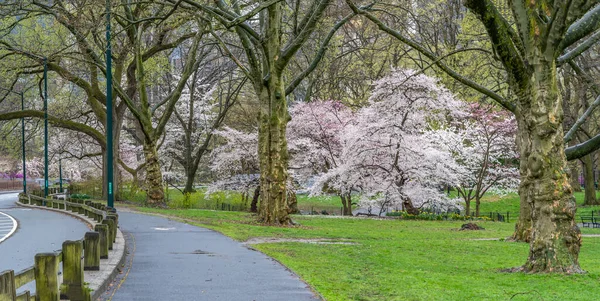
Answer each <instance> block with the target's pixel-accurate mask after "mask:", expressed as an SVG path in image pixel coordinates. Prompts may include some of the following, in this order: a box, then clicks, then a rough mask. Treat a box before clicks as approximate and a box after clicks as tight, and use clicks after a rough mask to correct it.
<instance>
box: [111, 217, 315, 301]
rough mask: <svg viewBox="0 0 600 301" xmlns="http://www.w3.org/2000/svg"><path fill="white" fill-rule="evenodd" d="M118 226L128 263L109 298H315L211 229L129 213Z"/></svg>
mask: <svg viewBox="0 0 600 301" xmlns="http://www.w3.org/2000/svg"><path fill="white" fill-rule="evenodd" d="M119 225H120V228H121V230H122V231H123V232H124V233H125V236H126V237H127V238H128V245H127V248H128V252H129V253H130V254H129V257H130V258H129V260H128V263H130V264H131V266H130V267H128V268H126V270H125V271H124V273H123V276H122V278H121V279H119V280H117V283H115V285H113V286H114V287H118V286H119V283H121V284H120V287H119V288H117V289H116V291H113V292H108V293H107V294H106V295H112V294H113V293H114V296H113V297H112V300H113V301H132V300H210V301H219V300H227V301H230V300H231V301H238V300H239V301H245V300H248V301H252V300H257V301H259V300H260V301H268V300H278V301H279V300H285V301H296V300H298V301H304V300H307V301H308V300H319V299H318V298H317V297H315V295H314V294H313V292H312V291H311V290H310V288H308V287H307V285H306V284H305V283H304V282H302V281H301V280H300V279H299V278H298V276H296V275H295V274H293V273H292V272H290V271H289V270H287V269H286V268H285V267H284V266H282V265H281V264H279V263H278V262H276V261H274V260H273V259H271V258H269V257H267V256H266V255H264V254H262V253H260V252H257V251H253V250H250V249H248V248H246V247H245V246H244V245H242V244H241V243H239V242H236V241H234V240H232V239H230V238H228V237H226V236H224V235H222V234H220V233H217V232H214V231H212V230H208V229H204V228H200V227H195V226H192V225H188V224H184V223H179V222H175V221H172V220H169V219H166V218H162V217H157V216H149V215H143V214H137V213H129V212H119ZM127 265H129V264H127Z"/></svg>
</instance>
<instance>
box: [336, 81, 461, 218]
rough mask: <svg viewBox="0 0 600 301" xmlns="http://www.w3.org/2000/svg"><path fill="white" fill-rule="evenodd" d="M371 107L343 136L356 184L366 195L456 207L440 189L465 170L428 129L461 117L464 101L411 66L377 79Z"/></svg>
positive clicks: (412, 207)
mask: <svg viewBox="0 0 600 301" xmlns="http://www.w3.org/2000/svg"><path fill="white" fill-rule="evenodd" d="M369 102H370V105H369V106H368V107H366V108H363V109H361V110H360V111H359V112H358V113H357V121H356V123H355V124H353V125H352V126H350V127H349V128H348V129H347V131H346V132H345V134H344V141H345V142H344V143H345V146H344V151H343V154H342V156H343V157H344V158H346V162H345V165H346V166H345V167H344V168H343V169H344V170H346V171H347V172H349V173H353V174H354V175H353V176H352V178H353V179H355V180H356V181H357V182H360V186H361V189H362V191H363V194H364V195H365V196H367V198H366V199H368V200H373V199H376V200H377V199H380V200H381V199H382V198H383V200H385V202H386V205H392V206H397V205H402V207H403V208H404V210H406V211H407V212H408V213H410V214H417V213H418V209H417V208H418V207H421V208H422V207H429V208H431V209H434V210H447V209H449V208H450V207H454V206H456V202H455V201H453V200H449V199H448V198H447V197H446V195H445V194H444V193H443V189H442V187H443V186H444V185H448V184H456V183H458V181H459V179H460V175H461V174H462V173H464V169H463V167H462V166H460V165H459V164H458V163H457V162H456V160H454V158H453V157H452V154H451V152H450V150H449V149H448V148H446V147H440V146H439V144H438V143H436V141H435V139H434V138H435V135H432V134H431V133H432V132H435V131H437V130H438V129H439V128H440V127H441V125H443V124H446V123H447V122H448V121H449V120H450V119H451V118H457V117H459V116H461V115H462V113H461V110H462V109H463V107H464V105H463V104H462V103H461V102H460V101H458V100H456V99H455V98H454V96H453V95H452V94H451V93H450V92H449V91H448V90H446V89H445V88H443V87H442V86H440V85H438V83H437V80H436V79H435V78H432V77H429V76H426V75H424V74H420V73H418V72H416V71H413V70H396V71H394V72H393V73H392V74H391V75H389V76H387V77H385V78H383V79H381V80H379V81H377V82H376V83H375V89H374V91H373V94H372V96H371V98H370V100H369Z"/></svg>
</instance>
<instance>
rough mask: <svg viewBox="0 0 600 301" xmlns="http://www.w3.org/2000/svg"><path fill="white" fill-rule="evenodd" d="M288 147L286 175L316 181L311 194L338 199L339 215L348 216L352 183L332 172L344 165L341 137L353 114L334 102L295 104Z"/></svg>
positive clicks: (350, 210) (292, 109)
mask: <svg viewBox="0 0 600 301" xmlns="http://www.w3.org/2000/svg"><path fill="white" fill-rule="evenodd" d="M290 115H291V116H292V120H291V121H290V123H289V124H288V128H287V135H288V147H289V152H290V156H291V165H290V169H291V171H290V173H291V174H292V175H293V176H294V177H295V178H296V179H297V180H299V181H301V182H304V183H306V182H307V181H309V180H312V179H315V178H316V179H317V183H318V185H313V190H312V193H313V194H321V193H335V194H337V195H338V196H339V197H340V198H341V200H342V206H343V208H344V209H343V214H344V215H352V196H351V193H352V190H353V184H354V182H353V181H348V180H349V178H345V177H344V175H343V174H337V173H335V172H334V171H335V170H336V169H337V168H339V167H341V166H343V165H344V159H345V158H343V157H342V152H343V147H344V144H343V140H342V137H343V135H344V132H345V131H346V128H347V127H348V126H349V125H350V124H351V123H352V121H353V120H354V114H353V113H352V111H351V110H350V109H349V108H348V107H346V106H345V105H344V104H342V103H341V102H338V101H313V102H308V103H298V104H295V105H294V106H292V107H291V108H290Z"/></svg>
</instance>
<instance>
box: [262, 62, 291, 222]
mask: <svg viewBox="0 0 600 301" xmlns="http://www.w3.org/2000/svg"><path fill="white" fill-rule="evenodd" d="M270 77H271V78H270V79H269V81H268V86H267V87H263V88H262V91H261V93H260V103H261V105H260V106H261V109H260V117H259V122H260V128H259V131H258V155H259V161H260V186H261V188H260V192H261V193H260V197H261V198H260V210H259V212H258V213H259V219H260V221H261V222H263V223H265V224H281V225H287V224H290V222H291V220H290V218H289V216H288V211H289V208H288V203H287V200H286V197H287V177H288V173H287V163H288V153H287V142H286V136H285V131H286V127H287V122H288V120H289V116H288V112H287V104H286V100H285V90H284V87H283V80H282V78H281V74H273V73H272V74H271V75H270Z"/></svg>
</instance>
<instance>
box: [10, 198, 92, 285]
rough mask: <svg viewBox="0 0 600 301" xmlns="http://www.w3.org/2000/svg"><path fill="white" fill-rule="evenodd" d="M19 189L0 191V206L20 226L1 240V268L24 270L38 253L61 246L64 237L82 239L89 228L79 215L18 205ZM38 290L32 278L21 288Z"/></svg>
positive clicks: (57, 248)
mask: <svg viewBox="0 0 600 301" xmlns="http://www.w3.org/2000/svg"><path fill="white" fill-rule="evenodd" d="M17 198H18V195H17V193H0V210H1V211H2V212H5V213H7V214H10V215H11V216H12V217H13V218H14V219H15V220H16V221H17V222H18V227H17V229H16V232H14V233H13V235H12V236H11V237H10V238H9V239H7V240H5V241H3V242H2V243H0V271H4V270H15V272H18V271H21V270H23V269H25V268H28V267H30V266H33V263H34V257H35V254H37V253H44V252H52V251H55V250H59V249H61V247H62V243H63V242H64V241H65V240H76V239H81V238H82V237H83V235H84V234H85V232H87V231H89V229H88V228H87V225H86V224H84V223H83V222H82V221H80V220H79V219H76V218H73V217H71V216H69V215H66V214H61V213H57V212H52V211H48V210H43V209H30V208H22V207H18V206H17V205H16V204H15V202H16V201H17ZM23 290H30V291H32V292H33V291H35V285H34V283H33V282H31V283H29V284H27V285H26V286H24V287H22V288H21V289H19V290H18V292H22V291H23Z"/></svg>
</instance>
